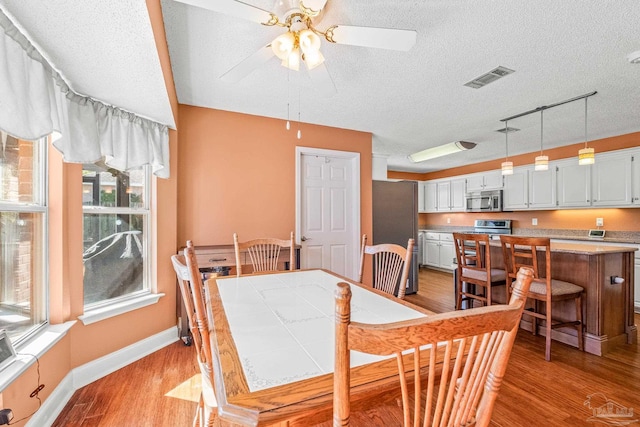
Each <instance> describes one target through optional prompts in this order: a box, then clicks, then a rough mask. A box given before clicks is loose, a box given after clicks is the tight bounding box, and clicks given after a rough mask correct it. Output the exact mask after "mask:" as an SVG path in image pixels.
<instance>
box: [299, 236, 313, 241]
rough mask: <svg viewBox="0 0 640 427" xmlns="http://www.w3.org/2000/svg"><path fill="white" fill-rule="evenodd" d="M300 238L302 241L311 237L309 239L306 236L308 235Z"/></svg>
mask: <svg viewBox="0 0 640 427" xmlns="http://www.w3.org/2000/svg"><path fill="white" fill-rule="evenodd" d="M300 240H301V241H302V242H306V241H307V240H311V239H310V238H308V237H305V236H302V237H301V238H300Z"/></svg>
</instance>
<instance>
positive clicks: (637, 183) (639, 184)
mask: <svg viewBox="0 0 640 427" xmlns="http://www.w3.org/2000/svg"><path fill="white" fill-rule="evenodd" d="M631 203H632V204H633V205H634V206H640V152H635V153H634V154H632V155H631Z"/></svg>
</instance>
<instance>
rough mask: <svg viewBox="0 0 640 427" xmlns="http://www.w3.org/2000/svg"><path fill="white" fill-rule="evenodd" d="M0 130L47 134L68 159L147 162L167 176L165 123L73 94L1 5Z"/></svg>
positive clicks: (130, 165) (126, 165)
mask: <svg viewBox="0 0 640 427" xmlns="http://www.w3.org/2000/svg"><path fill="white" fill-rule="evenodd" d="M0 29H1V31H0V129H1V130H2V131H4V132H7V133H9V134H11V135H13V136H16V137H18V138H22V139H27V140H35V139H38V138H42V137H44V136H47V135H49V134H52V133H56V134H59V135H60V137H59V138H58V139H56V140H55V141H54V142H53V145H54V146H55V147H56V148H57V149H58V150H59V151H60V152H61V153H62V155H63V157H64V160H65V161H66V162H71V163H93V162H96V161H98V160H101V159H104V161H105V163H106V164H107V165H108V166H110V167H113V168H115V169H119V170H123V171H124V170H129V169H136V168H139V167H140V166H143V165H146V164H148V165H150V166H151V167H152V170H153V173H154V174H155V175H156V176H158V177H160V178H168V177H169V133H168V128H167V126H165V125H163V124H160V123H157V122H155V121H152V120H149V119H146V118H143V117H140V116H138V115H136V114H134V113H132V112H128V111H124V110H122V109H120V108H117V107H115V106H110V105H106V104H104V103H103V102H100V101H98V100H95V99H92V98H89V97H87V96H83V95H80V94H78V93H75V92H74V91H73V90H71V89H70V88H69V86H68V85H67V83H66V82H65V81H64V79H63V78H62V77H61V75H60V73H58V72H57V71H56V70H55V69H54V68H53V67H52V66H51V64H49V62H48V61H47V60H46V59H45V58H44V57H43V56H42V55H41V54H40V52H38V50H37V49H36V48H35V47H34V46H33V45H32V44H31V42H29V40H28V39H27V38H26V37H25V35H24V34H22V32H20V30H19V29H18V28H17V27H16V26H15V25H14V23H13V22H12V21H11V20H10V19H9V18H8V17H7V15H5V14H4V12H3V11H2V10H0Z"/></svg>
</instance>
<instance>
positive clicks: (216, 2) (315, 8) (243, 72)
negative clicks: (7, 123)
mask: <svg viewBox="0 0 640 427" xmlns="http://www.w3.org/2000/svg"><path fill="white" fill-rule="evenodd" d="M175 1H178V2H180V3H185V4H189V5H193V6H198V7H202V8H204V9H209V10H212V11H214V12H219V13H223V14H226V15H230V16H234V17H237V18H241V19H247V20H250V21H253V22H257V23H259V24H262V25H265V26H278V27H282V28H286V32H284V33H283V34H281V35H279V36H278V37H276V38H275V39H274V40H273V41H272V42H271V43H269V44H267V45H266V46H264V47H262V48H260V49H259V50H258V51H257V52H255V53H254V54H253V55H251V56H249V57H247V58H245V59H244V60H243V61H241V62H240V63H238V64H237V65H235V66H234V67H233V68H231V69H230V70H229V71H227V72H225V73H224V74H223V75H222V76H220V78H221V79H222V80H224V81H227V82H237V81H240V80H241V79H243V78H244V77H246V76H247V75H249V74H250V73H251V72H252V71H253V70H255V69H256V68H258V67H259V66H260V65H262V64H264V63H265V62H267V61H268V60H269V59H271V58H273V57H274V56H277V57H278V58H279V59H280V60H281V61H282V62H281V64H282V65H283V66H284V67H287V68H289V69H292V70H296V71H298V70H299V68H300V62H303V63H304V64H305V65H306V67H307V69H308V70H309V74H310V76H311V78H312V79H314V80H317V81H319V82H320V83H324V84H327V85H329V84H330V85H331V87H333V90H334V91H335V87H334V86H333V82H332V80H331V77H330V76H329V74H328V72H327V70H326V68H325V66H324V56H323V55H322V53H321V52H320V44H321V37H322V38H324V39H325V40H326V41H328V42H329V43H338V44H344V45H354V46H364V47H373V48H381V49H392V50H400V51H408V50H409V49H411V47H412V46H413V45H414V44H415V42H416V31H414V30H401V29H392V28H377V27H359V26H352V25H332V26H330V27H328V28H327V29H326V30H324V31H322V30H320V29H318V28H316V22H317V21H319V19H320V18H321V15H322V13H323V10H324V8H325V6H326V4H327V0H285V1H277V3H276V4H277V5H278V6H279V7H278V9H279V10H282V11H283V12H282V13H281V16H278V15H277V14H276V13H273V12H269V11H266V10H263V9H260V8H258V7H255V6H252V5H250V4H247V3H243V2H241V1H237V0H175Z"/></svg>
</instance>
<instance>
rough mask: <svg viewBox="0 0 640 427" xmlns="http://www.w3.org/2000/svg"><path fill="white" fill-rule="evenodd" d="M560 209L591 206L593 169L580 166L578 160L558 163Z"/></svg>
mask: <svg viewBox="0 0 640 427" xmlns="http://www.w3.org/2000/svg"><path fill="white" fill-rule="evenodd" d="M556 173H557V179H558V207H561V208H570V207H574V208H580V207H585V206H591V167H590V166H583V165H579V164H578V160H577V159H567V160H562V161H559V162H557V163H556Z"/></svg>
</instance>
